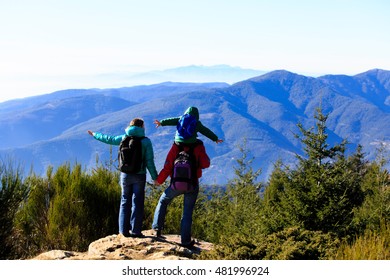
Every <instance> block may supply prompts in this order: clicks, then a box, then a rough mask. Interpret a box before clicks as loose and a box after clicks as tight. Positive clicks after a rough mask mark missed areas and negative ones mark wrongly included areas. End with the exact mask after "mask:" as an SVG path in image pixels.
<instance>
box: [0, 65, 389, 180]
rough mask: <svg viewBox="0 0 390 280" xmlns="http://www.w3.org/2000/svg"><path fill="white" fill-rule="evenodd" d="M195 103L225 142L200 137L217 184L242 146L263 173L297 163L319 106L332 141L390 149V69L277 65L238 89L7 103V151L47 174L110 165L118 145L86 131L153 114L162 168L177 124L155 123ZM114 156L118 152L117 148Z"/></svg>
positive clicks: (209, 176) (134, 91)
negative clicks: (331, 70) (303, 133)
mask: <svg viewBox="0 0 390 280" xmlns="http://www.w3.org/2000/svg"><path fill="white" fill-rule="evenodd" d="M67 93H70V94H69V95H67ZM40 98H42V100H40ZM26 103H29V104H28V106H27V105H26ZM189 106H196V107H198V108H199V111H200V118H201V121H202V123H203V124H204V125H206V126H207V127H209V128H210V129H211V130H213V131H214V132H215V133H216V134H217V135H218V136H219V138H221V139H224V143H222V144H219V145H217V144H215V143H213V142H211V141H210V140H209V139H207V138H205V137H204V136H202V135H199V136H200V138H201V139H202V140H203V141H204V143H205V145H206V149H207V152H208V154H209V155H210V157H211V159H212V161H211V162H212V165H211V167H210V168H209V169H207V170H205V171H204V176H203V178H202V182H203V183H207V184H213V183H216V184H224V183H226V182H227V180H228V179H230V178H232V177H233V176H234V170H233V167H234V166H235V165H236V160H237V159H238V158H240V157H241V154H240V152H239V148H238V147H239V146H240V145H243V144H244V142H246V148H247V149H248V151H249V156H250V157H252V156H253V157H254V162H253V167H254V168H261V169H262V177H261V178H262V179H266V178H267V176H268V175H269V174H270V172H271V171H272V169H273V164H274V163H275V162H276V161H277V160H278V159H281V160H283V162H284V163H286V164H294V162H296V158H295V154H296V153H298V154H300V153H301V151H302V147H301V145H300V143H299V142H298V140H297V139H296V138H295V137H294V133H298V129H297V126H296V125H297V123H298V122H301V123H302V124H303V125H304V126H305V127H307V128H309V127H311V126H313V125H314V119H313V115H314V112H315V110H316V108H318V107H321V108H322V109H323V111H324V112H325V113H326V114H329V118H328V122H327V126H328V132H329V142H330V143H331V144H332V143H335V142H340V141H341V140H342V139H347V140H348V141H349V142H350V145H349V148H350V149H351V151H353V150H354V148H355V147H356V145H357V144H362V145H363V147H364V152H365V153H366V156H367V158H370V159H372V158H373V157H374V156H375V151H376V148H378V146H379V145H384V146H385V147H386V148H387V149H389V147H390V128H389V125H388V124H389V123H390V71H386V70H380V69H373V70H370V71H367V72H364V73H361V74H358V75H355V76H346V75H325V76H321V77H318V78H313V77H307V76H303V75H298V74H295V73H291V72H288V71H285V70H277V71H272V72H269V73H266V74H264V75H261V76H256V77H253V78H250V79H246V80H243V81H240V82H237V83H235V84H233V85H230V86H229V85H228V84H225V83H212V84H196V83H163V84H158V85H150V86H139V87H128V88H118V89H104V90H101V89H91V90H70V91H69V92H65V91H62V92H56V93H52V94H49V95H45V96H41V97H36V99H34V98H33V99H26V100H25V102H23V100H19V101H18V102H16V103H14V104H12V102H8V103H7V104H5V103H0V116H1V120H0V129H1V131H2V134H1V136H0V145H1V146H0V147H1V150H0V157H6V156H10V157H13V158H15V159H20V160H21V161H22V162H24V164H25V165H26V167H27V169H29V165H30V164H31V163H33V168H34V170H36V172H38V173H42V172H44V170H45V168H46V167H47V166H48V165H53V166H54V167H56V166H58V165H59V164H62V163H64V162H66V161H68V162H71V163H72V162H75V161H77V162H79V163H82V164H84V165H85V166H86V167H88V168H92V167H93V166H94V165H95V164H96V157H99V159H100V160H101V161H103V162H104V161H107V160H108V159H109V154H110V150H109V147H108V146H107V145H105V144H103V143H100V142H97V141H96V140H94V139H92V138H91V137H90V136H89V135H87V133H86V131H87V130H88V129H91V130H93V131H101V132H104V133H108V134H122V133H123V131H124V128H125V127H126V126H127V124H128V122H129V121H130V119H132V118H134V117H143V118H144V120H145V122H146V134H147V136H148V137H149V138H150V139H151V140H152V143H153V147H154V151H155V159H156V166H157V168H158V169H160V168H161V167H162V164H163V162H164V160H165V156H166V153H167V152H168V150H169V147H170V145H171V144H172V141H173V135H174V131H175V128H174V127H160V128H158V129H156V128H155V127H154V125H153V120H154V119H162V118H165V117H171V116H179V115H181V114H182V113H183V112H184V111H185V109H186V108H187V107H189ZM10 112H14V113H12V115H10ZM22 133H24V134H23V135H21V134H22ZM37 135H39V137H38V136H37ZM19 138H20V139H25V140H26V139H27V140H28V141H25V142H24V143H23V141H22V140H17V139H19ZM244 139H245V141H244ZM113 153H114V157H115V155H116V149H115V148H114V150H113Z"/></svg>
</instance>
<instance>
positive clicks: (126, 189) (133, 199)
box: [119, 172, 146, 236]
mask: <svg viewBox="0 0 390 280" xmlns="http://www.w3.org/2000/svg"><path fill="white" fill-rule="evenodd" d="M145 184H146V175H145V174H126V173H123V172H122V173H121V176H120V185H121V188H122V194H121V204H120V208H119V233H122V234H123V235H124V236H129V235H130V231H131V233H133V234H141V231H142V220H143V215H144V201H145Z"/></svg>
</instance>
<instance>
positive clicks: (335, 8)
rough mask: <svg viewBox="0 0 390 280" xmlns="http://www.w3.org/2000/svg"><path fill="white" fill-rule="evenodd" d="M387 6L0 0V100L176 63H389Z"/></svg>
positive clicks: (243, 0)
mask: <svg viewBox="0 0 390 280" xmlns="http://www.w3.org/2000/svg"><path fill="white" fill-rule="evenodd" d="M389 12H390V1H385V0H368V1H362V0H355V1H353V0H338V1H336V0H325V1H322V0H317V1H316V0H295V1H292V0H291V1H287V0H269V1H265V0H237V1H230V0H164V1H162V0H142V1H141V0H110V1H105V0H57V1H56V0H46V1H44V0H34V1H32V0H0V101H3V100H7V99H11V98H17V97H22V96H28V95H34V94H43V93H48V92H51V91H55V90H59V89H64V88H74V87H87V88H89V87H101V86H104V85H102V84H99V80H98V78H97V77H98V75H99V74H104V73H118V72H127V73H133V72H140V71H147V70H154V69H167V68H174V67H179V66H186V65H206V66H211V65H218V64H228V65H231V66H238V67H242V68H251V69H257V70H265V71H272V70H276V69H286V70H289V71H292V72H295V73H300V74H313V75H315V74H318V75H320V74H341V73H342V74H349V75H353V74H357V73H361V72H364V71H366V70H369V69H372V68H381V69H385V70H390V54H389V50H390V32H389V28H390V16H389ZM123 86H125V85H123Z"/></svg>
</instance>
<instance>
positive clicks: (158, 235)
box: [154, 229, 162, 238]
mask: <svg viewBox="0 0 390 280" xmlns="http://www.w3.org/2000/svg"><path fill="white" fill-rule="evenodd" d="M154 236H155V237H157V238H162V233H161V229H155V230H154Z"/></svg>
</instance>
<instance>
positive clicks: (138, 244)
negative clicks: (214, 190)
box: [33, 230, 213, 260]
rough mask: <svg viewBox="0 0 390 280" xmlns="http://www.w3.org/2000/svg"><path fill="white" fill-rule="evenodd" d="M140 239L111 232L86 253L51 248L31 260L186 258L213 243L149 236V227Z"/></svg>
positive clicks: (209, 248)
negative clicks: (187, 242) (190, 243)
mask: <svg viewBox="0 0 390 280" xmlns="http://www.w3.org/2000/svg"><path fill="white" fill-rule="evenodd" d="M143 234H144V235H145V237H144V238H133V237H125V236H123V235H122V234H114V235H110V236H106V237H104V238H101V239H98V240H96V241H94V242H92V243H91V244H90V245H89V248H88V251H87V252H73V251H63V250H53V251H49V252H45V253H42V254H40V255H38V256H36V257H35V258H33V259H35V260H188V259H194V258H196V256H197V255H199V254H200V252H201V251H209V250H211V249H212V248H213V244H211V243H208V242H205V241H201V240H195V241H196V243H195V246H194V247H193V248H191V250H190V249H187V248H184V247H182V246H180V235H164V236H163V237H162V238H157V237H155V236H153V230H148V231H144V232H143Z"/></svg>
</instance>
